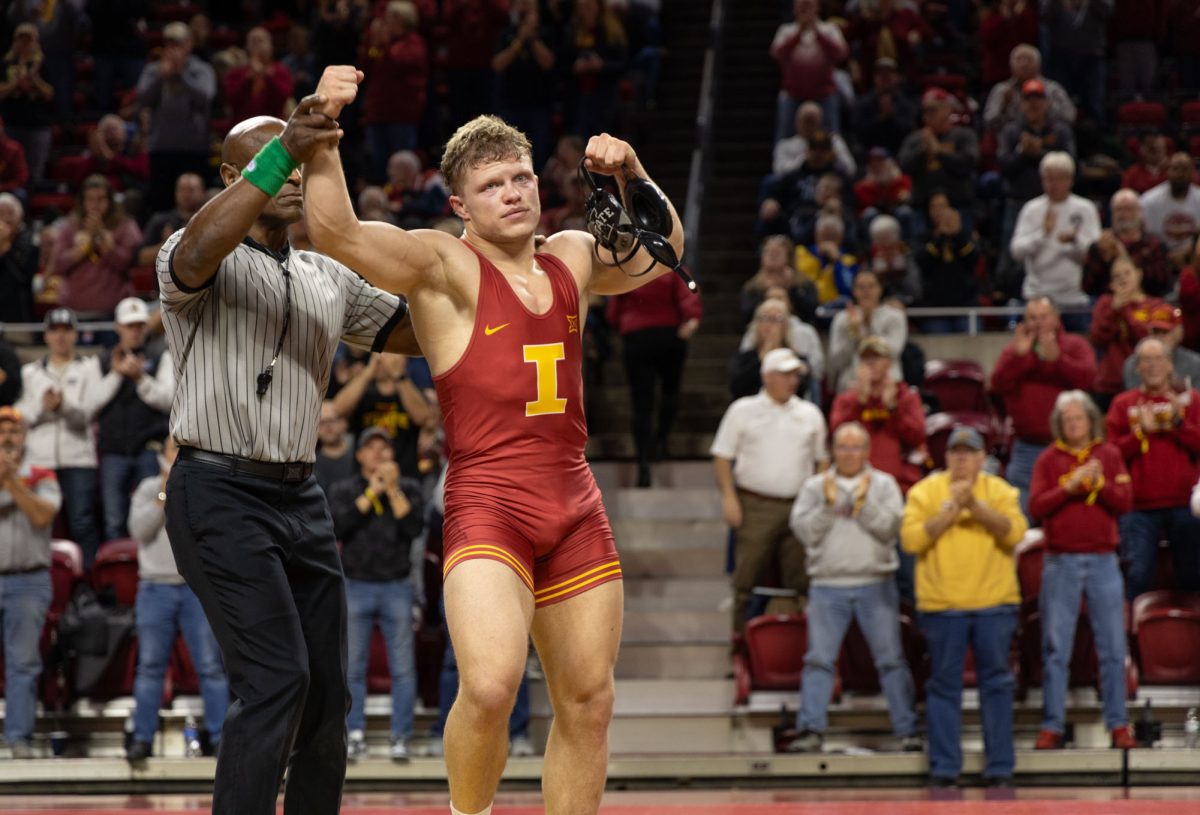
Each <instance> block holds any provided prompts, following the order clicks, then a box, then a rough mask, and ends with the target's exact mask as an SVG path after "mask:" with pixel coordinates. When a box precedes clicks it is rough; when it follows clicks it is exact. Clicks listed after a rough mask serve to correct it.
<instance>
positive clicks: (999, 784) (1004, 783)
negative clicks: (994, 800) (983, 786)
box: [984, 775, 1013, 790]
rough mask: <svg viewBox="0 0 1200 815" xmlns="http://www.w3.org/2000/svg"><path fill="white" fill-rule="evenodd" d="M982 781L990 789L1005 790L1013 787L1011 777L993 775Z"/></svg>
mask: <svg viewBox="0 0 1200 815" xmlns="http://www.w3.org/2000/svg"><path fill="white" fill-rule="evenodd" d="M984 780H985V781H986V782H987V785H988V786H989V787H991V788H992V789H1001V790H1007V789H1012V787H1013V777H1012V776H1011V775H993V776H991V777H990V778H986V779H984Z"/></svg>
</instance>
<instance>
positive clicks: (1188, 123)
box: [1179, 100, 1200, 133]
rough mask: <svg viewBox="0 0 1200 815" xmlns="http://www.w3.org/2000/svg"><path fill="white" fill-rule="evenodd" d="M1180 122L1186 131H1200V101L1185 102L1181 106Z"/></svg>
mask: <svg viewBox="0 0 1200 815" xmlns="http://www.w3.org/2000/svg"><path fill="white" fill-rule="evenodd" d="M1179 123H1180V124H1181V125H1183V130H1184V132H1185V133H1194V132H1196V131H1200V102H1196V101H1194V100H1193V101H1191V102H1184V103H1183V104H1182V105H1180V106H1179Z"/></svg>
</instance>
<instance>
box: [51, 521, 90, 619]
mask: <svg viewBox="0 0 1200 815" xmlns="http://www.w3.org/2000/svg"><path fill="white" fill-rule="evenodd" d="M82 578H83V550H82V549H80V548H79V544H77V543H75V542H74V541H69V540H52V541H50V582H51V584H52V585H53V587H54V594H53V597H52V598H51V600H50V617H51V618H53V619H54V620H55V621H57V620H58V618H59V617H61V616H62V613H63V612H64V611H65V610H66V608H67V603H69V602H70V601H71V595H72V594H73V593H74V592H75V584H76V583H78V582H79V581H80V580H81V579H82Z"/></svg>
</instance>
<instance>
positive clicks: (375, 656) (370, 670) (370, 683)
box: [367, 624, 392, 693]
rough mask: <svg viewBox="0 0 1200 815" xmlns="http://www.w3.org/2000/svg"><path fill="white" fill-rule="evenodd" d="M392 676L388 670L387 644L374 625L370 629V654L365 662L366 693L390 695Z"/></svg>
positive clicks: (377, 626)
mask: <svg viewBox="0 0 1200 815" xmlns="http://www.w3.org/2000/svg"><path fill="white" fill-rule="evenodd" d="M391 692H392V674H391V671H389V670H388V662H387V643H386V642H384V639H383V632H382V631H380V630H379V625H378V624H376V625H375V626H373V627H372V629H371V653H370V656H369V658H368V660H367V693H391Z"/></svg>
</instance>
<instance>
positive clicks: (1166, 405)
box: [1105, 337, 1200, 600]
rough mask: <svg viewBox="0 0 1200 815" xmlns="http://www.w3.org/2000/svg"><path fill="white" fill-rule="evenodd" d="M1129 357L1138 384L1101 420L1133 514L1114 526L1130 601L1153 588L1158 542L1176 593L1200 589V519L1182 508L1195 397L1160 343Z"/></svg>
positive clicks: (1142, 346) (1194, 461)
mask: <svg viewBox="0 0 1200 815" xmlns="http://www.w3.org/2000/svg"><path fill="white" fill-rule="evenodd" d="M1133 359H1134V360H1135V364H1136V366H1137V372H1138V374H1139V375H1140V377H1141V385H1140V386H1139V387H1135V388H1131V389H1130V390H1127V391H1125V392H1124V393H1120V394H1118V395H1117V397H1116V398H1115V399H1113V403H1112V405H1111V406H1110V407H1109V409H1108V417H1107V419H1106V421H1105V425H1106V429H1107V431H1108V438H1109V440H1110V441H1112V443H1113V444H1115V445H1116V446H1117V448H1118V449H1120V451H1121V455H1122V456H1123V457H1124V459H1125V466H1126V467H1127V468H1128V469H1129V475H1130V477H1131V478H1132V479H1133V511H1132V512H1129V513H1126V514H1125V515H1123V516H1121V519H1120V522H1119V523H1120V527H1121V560H1122V561H1124V562H1125V596H1126V597H1128V598H1129V599H1130V600H1132V599H1133V598H1134V597H1137V596H1138V595H1139V594H1141V593H1143V592H1146V591H1149V590H1150V588H1151V587H1152V586H1153V584H1154V567H1155V563H1156V560H1157V556H1158V542H1159V541H1160V540H1162V539H1163V538H1164V537H1165V538H1166V539H1167V541H1168V542H1169V543H1170V546H1171V555H1172V558H1173V560H1174V565H1175V577H1176V580H1177V581H1178V583H1179V588H1180V589H1182V590H1184V591H1196V590H1197V589H1200V549H1197V547H1196V541H1197V540H1200V519H1198V518H1196V517H1195V516H1193V515H1192V513H1191V510H1190V509H1189V500H1190V497H1191V492H1192V485H1193V484H1195V483H1196V478H1197V475H1200V393H1197V392H1196V390H1195V388H1192V387H1190V386H1189V385H1188V384H1187V382H1186V381H1180V379H1179V377H1178V376H1177V375H1176V371H1175V368H1174V366H1173V365H1172V364H1171V350H1170V348H1169V347H1168V344H1167V343H1166V342H1164V341H1163V340H1162V339H1161V338H1159V337H1146V338H1145V339H1144V340H1142V341H1141V342H1139V343H1138V345H1137V350H1136V351H1135V352H1134V355H1133Z"/></svg>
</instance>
